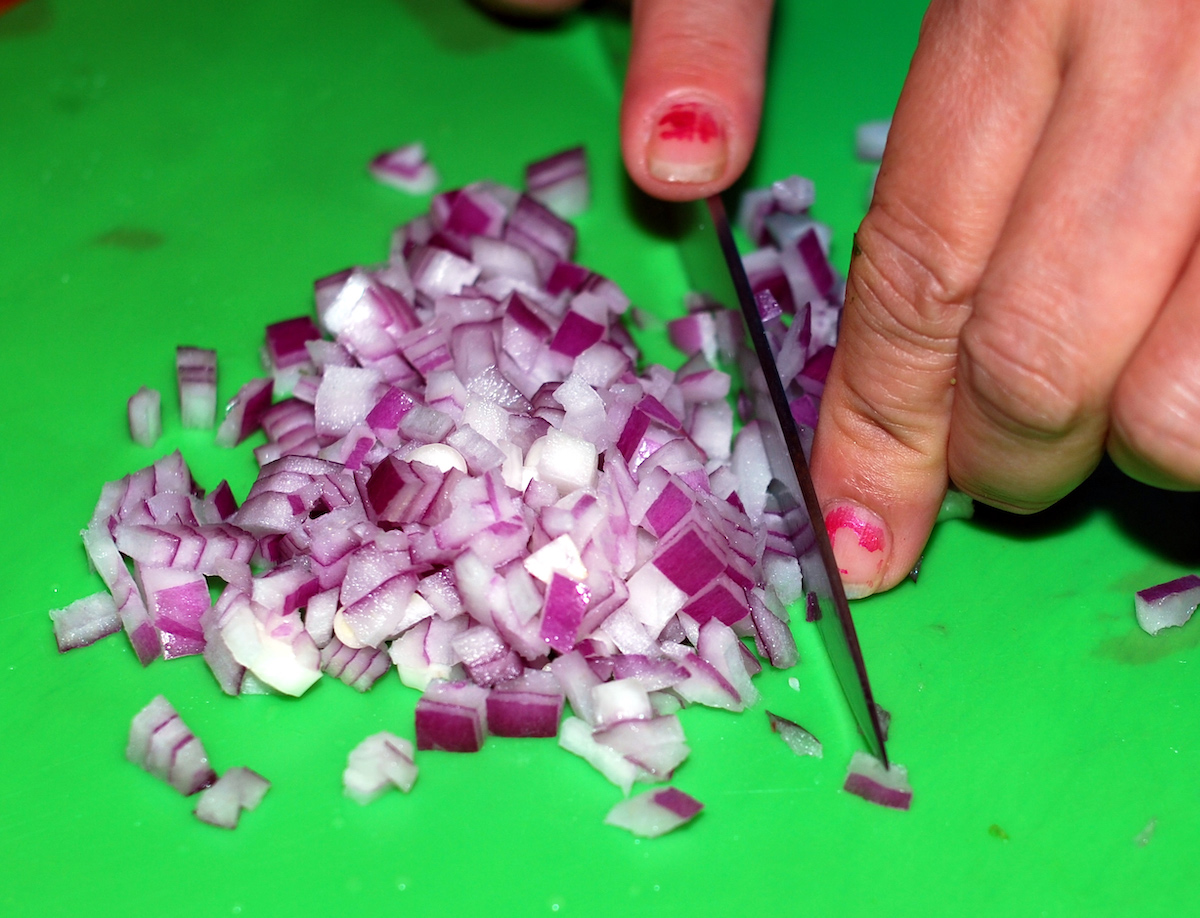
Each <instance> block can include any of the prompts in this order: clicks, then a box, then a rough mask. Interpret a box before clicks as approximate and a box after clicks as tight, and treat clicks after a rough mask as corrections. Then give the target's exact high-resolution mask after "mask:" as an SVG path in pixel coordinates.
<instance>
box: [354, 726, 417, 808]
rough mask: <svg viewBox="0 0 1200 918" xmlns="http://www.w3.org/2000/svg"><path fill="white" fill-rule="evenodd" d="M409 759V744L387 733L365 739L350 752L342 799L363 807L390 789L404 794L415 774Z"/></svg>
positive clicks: (411, 750) (411, 752)
mask: <svg viewBox="0 0 1200 918" xmlns="http://www.w3.org/2000/svg"><path fill="white" fill-rule="evenodd" d="M413 759H414V753H413V744H412V743H411V742H410V741H408V740H406V739H404V738H403V737H399V736H396V735H395V734H394V733H388V732H387V731H383V732H380V733H375V734H373V735H371V736H368V737H367V738H366V739H365V740H363V741H362V742H361V743H359V744H358V745H357V746H355V747H354V748H353V749H352V750H350V757H349V760H348V761H347V763H346V770H345V771H343V772H342V786H343V787H344V788H345V791H346V796H347V797H350V798H351V799H353V800H357V801H358V802H359V803H361V804H367V803H370V802H371V801H372V800H375V799H377V798H378V797H379V796H381V795H382V794H383V793H384V792H385V791H387V790H388V789H390V788H393V787H396V788H399V789H400V790H402V791H403V792H404V793H406V794H407V793H408V792H409V791H410V790H412V788H413V784H415V783H416V780H417V773H418V770H419V769H418V768H417V765H416V763H415V762H414V761H413Z"/></svg>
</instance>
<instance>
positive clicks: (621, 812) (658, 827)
mask: <svg viewBox="0 0 1200 918" xmlns="http://www.w3.org/2000/svg"><path fill="white" fill-rule="evenodd" d="M702 809H704V804H703V803H701V802H700V801H699V800H697V799H696V798H695V797H692V796H689V795H688V794H685V793H684V792H683V791H681V790H677V789H676V788H674V787H664V788H659V789H657V790H648V791H643V792H642V793H640V794H638V795H637V796H634V797H630V798H629V799H627V800H622V801H621V802H620V803H618V804H617V805H616V806H614V807H613V808H612V809H611V810H609V811H608V815H607V816H606V817H605V818H604V821H605V823H606V824H608V825H610V826H617V827H618V828H621V829H626V830H628V831H630V832H632V833H633V834H634V835H637V836H639V837H641V838H657V837H658V836H659V835H665V834H666V833H667V832H671V831H674V830H675V829H678V828H679V827H680V826H682V825H684V824H685V823H688V822H691V821H692V819H694V818H695V817H696V814H698V813H699V812H700V811H701V810H702Z"/></svg>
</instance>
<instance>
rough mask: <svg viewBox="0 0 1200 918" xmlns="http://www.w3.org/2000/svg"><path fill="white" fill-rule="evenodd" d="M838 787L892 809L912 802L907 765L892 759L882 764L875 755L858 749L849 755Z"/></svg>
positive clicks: (901, 808) (900, 807) (902, 807)
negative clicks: (845, 769)
mask: <svg viewBox="0 0 1200 918" xmlns="http://www.w3.org/2000/svg"><path fill="white" fill-rule="evenodd" d="M842 789H843V790H845V791H849V792H850V793H852V794H855V795H857V796H859V797H862V798H863V799H864V800H867V801H870V802H871V803H878V804H879V805H880V806H887V807H891V808H892V809H896V810H907V809H908V808H909V806H910V805H911V803H912V793H913V792H912V785H911V784H909V783H908V769H907V768H905V767H904V766H903V765H897V764H896V763H895V762H893V763H892V764H891V765H890V766H889V767H887V768H884V767H883V763H882V762H880V761H879V759H877V758H875V757H874V756H873V755H870V754H868V753H866V752H862V751H861V750H860V751H858V752H855V753H854V756H853V757H852V758H851V759H850V768H849V770H848V771H847V773H846V783H845V784H843V785H842Z"/></svg>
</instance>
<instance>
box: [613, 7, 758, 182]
mask: <svg viewBox="0 0 1200 918" xmlns="http://www.w3.org/2000/svg"><path fill="white" fill-rule="evenodd" d="M771 8H772V0H634V3H633V11H632V16H633V23H632V24H633V41H632V46H631V48H630V56H629V70H628V73H627V74H626V79H625V94H624V98H623V100H622V103H621V150H622V153H623V155H624V158H625V167H626V169H628V171H629V174H630V176H631V177H632V178H633V180H634V182H636V183H637V184H638V185H639V186H640V187H641V188H642V189H643V190H644V191H646V192H647V193H649V194H651V195H654V196H655V197H659V198H664V199H666V200H674V201H682V200H693V199H696V198H700V197H704V196H706V195H710V194H714V193H716V192H718V191H723V190H724V189H725V188H727V187H728V186H729V185H730V184H732V183H733V181H734V180H735V179H736V178H737V177H738V176H739V175H741V173H742V171H743V170H744V169H745V168H746V164H747V163H748V162H749V161H750V154H751V152H752V150H753V148H754V142H755V139H756V138H757V136H758V124H759V117H760V115H761V110H762V94H763V74H764V69H765V67H766V56H767V35H768V32H769V29H770V20H771Z"/></svg>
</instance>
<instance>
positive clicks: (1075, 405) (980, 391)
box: [959, 310, 1103, 442]
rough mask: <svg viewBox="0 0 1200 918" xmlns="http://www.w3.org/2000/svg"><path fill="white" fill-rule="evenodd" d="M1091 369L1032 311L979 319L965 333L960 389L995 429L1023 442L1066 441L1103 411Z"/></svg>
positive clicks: (961, 344) (1044, 320)
mask: <svg viewBox="0 0 1200 918" xmlns="http://www.w3.org/2000/svg"><path fill="white" fill-rule="evenodd" d="M1035 315H1036V314H1035ZM1087 367H1088V362H1087V359H1086V355H1084V354H1082V353H1080V352H1078V351H1076V350H1075V348H1074V347H1073V346H1072V344H1071V343H1070V342H1069V341H1068V340H1067V339H1065V338H1064V337H1063V336H1062V334H1061V331H1060V330H1058V329H1056V327H1055V326H1054V325H1053V324H1052V322H1050V321H1048V320H1047V319H1045V318H1042V320H1041V321H1038V320H1037V319H1035V318H1034V316H1033V315H1031V314H1030V313H1029V311H1028V310H1026V311H1024V315H1022V313H1021V312H1017V311H1015V310H1014V311H1007V312H1004V313H1003V314H1002V315H1001V316H999V317H997V318H992V319H986V318H984V317H982V316H976V318H975V319H974V320H972V321H970V322H968V323H967V324H966V325H965V327H964V328H963V332H962V338H961V341H960V353H959V370H960V374H961V377H962V378H961V379H960V380H959V384H960V385H963V386H965V387H966V390H967V392H968V393H969V397H970V398H971V399H972V400H973V401H974V402H975V404H976V406H977V407H978V408H979V409H980V411H982V413H983V414H984V416H985V417H987V419H988V420H989V421H990V422H991V423H993V424H995V425H996V426H998V427H999V428H1001V429H1003V430H1005V431H1007V432H1008V433H1010V434H1013V435H1016V436H1017V437H1019V438H1021V439H1029V440H1034V441H1043V442H1052V441H1056V440H1062V439H1064V438H1065V437H1067V436H1069V435H1070V434H1072V433H1073V432H1075V431H1077V430H1078V429H1079V428H1080V427H1081V426H1083V425H1084V423H1085V422H1086V421H1087V420H1088V419H1089V418H1090V417H1092V416H1093V415H1095V414H1096V413H1098V412H1099V411H1100V410H1101V409H1102V407H1103V406H1102V405H1101V404H1099V402H1101V400H1102V398H1103V393H1101V392H1099V391H1097V389H1098V387H1097V386H1096V385H1095V383H1094V381H1093V380H1092V379H1091V378H1090V375H1089V373H1088V372H1087Z"/></svg>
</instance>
